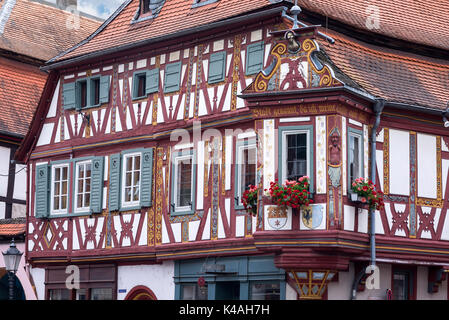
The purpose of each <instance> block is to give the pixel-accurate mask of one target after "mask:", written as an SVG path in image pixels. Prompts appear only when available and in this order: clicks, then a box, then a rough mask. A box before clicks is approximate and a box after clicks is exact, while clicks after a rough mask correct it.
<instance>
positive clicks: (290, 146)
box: [282, 130, 310, 182]
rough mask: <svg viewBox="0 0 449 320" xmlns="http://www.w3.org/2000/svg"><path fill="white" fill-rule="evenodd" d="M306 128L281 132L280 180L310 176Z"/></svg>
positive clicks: (308, 144)
mask: <svg viewBox="0 0 449 320" xmlns="http://www.w3.org/2000/svg"><path fill="white" fill-rule="evenodd" d="M309 134H310V132H309V131H308V130H294V131H283V132H282V151H283V153H282V182H284V181H285V180H298V179H299V178H300V177H303V176H310V165H309V162H310V161H309V157H310V143H309Z"/></svg>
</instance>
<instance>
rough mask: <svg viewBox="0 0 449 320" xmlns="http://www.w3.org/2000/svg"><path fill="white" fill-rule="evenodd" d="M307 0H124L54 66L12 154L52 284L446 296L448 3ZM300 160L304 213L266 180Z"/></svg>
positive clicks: (104, 295) (122, 293) (262, 295)
mask: <svg viewBox="0 0 449 320" xmlns="http://www.w3.org/2000/svg"><path fill="white" fill-rule="evenodd" d="M298 5H299V6H300V7H299V6H297V5H294V4H293V3H292V2H289V1H269V0H254V1H235V0H199V1H198V0H195V1H194V0H189V1H187V0H184V1H177V0H167V1H165V0H149V1H144V0H127V1H125V2H124V3H123V5H122V6H121V7H120V8H119V9H118V10H117V11H116V12H115V13H114V14H113V15H112V16H111V17H110V18H109V19H108V20H107V21H106V22H105V23H104V24H103V25H102V27H100V28H99V29H98V30H97V31H96V32H95V33H94V34H92V35H91V36H89V37H88V38H87V39H85V40H84V41H82V42H81V43H79V44H78V45H77V46H75V47H73V48H72V49H70V50H67V51H65V52H63V53H62V54H60V55H58V56H56V57H54V58H53V59H51V60H50V61H49V62H48V63H47V65H46V67H45V68H44V69H45V70H47V71H49V72H50V75H49V80H48V82H47V85H46V87H45V90H44V93H43V96H42V98H41V100H40V103H39V105H38V108H37V111H36V114H35V117H34V122H33V124H32V126H31V128H30V131H29V132H28V134H27V136H26V139H25V140H24V142H23V144H22V145H21V147H20V149H19V151H18V153H17V157H18V159H20V160H23V161H25V162H26V163H27V172H28V181H27V187H28V190H29V192H28V198H27V200H28V201H27V231H26V232H27V241H26V255H27V261H28V262H29V263H30V264H31V265H32V270H31V273H32V275H33V277H34V279H35V282H36V286H37V287H38V296H39V298H40V299H297V298H300V299H350V298H352V299H367V298H378V299H386V298H388V297H390V296H392V297H394V298H395V299H447V298H448V290H449V288H448V285H447V279H446V277H445V275H446V271H447V269H446V268H447V266H448V265H449V242H448V241H449V217H447V215H446V214H447V203H448V201H447V200H448V192H449V189H448V188H447V186H446V184H447V183H448V179H447V176H448V174H449V171H448V169H449V162H448V160H447V159H449V147H448V146H449V144H448V143H449V140H448V139H449V135H448V134H447V132H448V131H447V126H446V122H444V121H447V119H445V117H444V116H445V115H446V113H447V109H446V108H447V100H449V94H448V77H447V75H448V72H449V62H448V59H447V57H448V51H449V41H448V34H449V32H448V29H447V25H444V24H443V23H441V22H442V21H445V19H444V17H445V14H447V13H448V12H447V8H446V7H445V6H444V5H442V4H441V3H440V2H435V3H432V5H431V6H430V5H429V7H428V8H426V10H427V11H426V13H425V14H424V13H421V11H420V10H419V8H418V6H421V5H422V4H418V3H416V2H410V1H405V0H402V1H396V2H395V3H394V4H393V3H391V2H389V3H386V2H384V1H370V3H369V4H368V3H366V2H365V1H328V0H314V1H309V0H303V1H300V2H299V3H298ZM301 9H302V10H301ZM443 120H444V121H443ZM447 123H448V124H449V122H447ZM304 176H308V177H310V186H309V187H308V191H309V192H310V198H311V199H312V200H313V203H312V204H310V205H309V206H304V207H302V208H301V209H300V210H292V208H290V207H284V206H278V205H276V204H275V203H274V202H273V199H272V198H271V197H270V196H269V195H268V193H267V192H268V191H265V190H268V189H269V188H270V183H271V182H274V181H279V182H280V183H283V182H284V181H285V180H296V179H298V178H301V177H304ZM358 178H366V179H370V180H372V181H373V182H374V183H375V184H377V188H378V189H377V190H378V191H380V190H381V191H382V192H383V193H384V201H385V206H384V208H379V210H374V209H373V208H372V207H368V206H367V205H365V204H364V203H362V202H357V201H353V200H352V199H351V198H350V193H351V188H352V184H353V183H354V181H355V180H356V179H358ZM249 185H255V186H257V187H258V195H257V196H258V201H257V210H256V212H255V215H251V214H248V212H247V211H246V210H245V208H244V205H243V202H242V199H243V194H244V191H245V190H246V189H247V188H248V186H249ZM369 265H371V266H377V270H379V271H378V272H377V271H375V272H374V276H378V277H377V279H378V280H379V286H377V283H376V281H374V287H375V289H372V290H368V289H365V286H364V283H365V282H366V281H368V280H369V281H371V279H372V277H368V278H367V276H369V274H367V273H366V268H367V266H369ZM69 266H70V267H71V268H70V269H67V267H69ZM73 266H75V267H73ZM373 269H374V270H376V268H373ZM67 270H69V273H70V272H72V271H73V270H78V271H79V273H77V272H75V273H74V274H78V275H79V277H78V279H79V280H80V282H79V286H78V287H77V286H76V283H73V285H74V286H72V287H67V285H66V280H67V276H68V274H67V273H66V271H67ZM70 270H72V271H70ZM38 283H39V284H38Z"/></svg>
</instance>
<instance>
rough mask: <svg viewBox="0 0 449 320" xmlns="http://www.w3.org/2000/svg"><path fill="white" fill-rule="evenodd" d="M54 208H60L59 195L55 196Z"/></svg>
mask: <svg viewBox="0 0 449 320" xmlns="http://www.w3.org/2000/svg"><path fill="white" fill-rule="evenodd" d="M53 210H59V197H54V198H53Z"/></svg>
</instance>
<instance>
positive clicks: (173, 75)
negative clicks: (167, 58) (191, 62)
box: [164, 62, 181, 93]
mask: <svg viewBox="0 0 449 320" xmlns="http://www.w3.org/2000/svg"><path fill="white" fill-rule="evenodd" d="M180 81H181V62H175V63H172V64H168V65H167V66H166V67H165V81H164V93H169V92H175V91H178V90H179V82H180Z"/></svg>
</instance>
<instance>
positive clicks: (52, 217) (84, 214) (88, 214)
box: [38, 212, 101, 219]
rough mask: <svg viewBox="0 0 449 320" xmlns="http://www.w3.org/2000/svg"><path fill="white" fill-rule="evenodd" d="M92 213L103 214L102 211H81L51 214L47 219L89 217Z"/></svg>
mask: <svg viewBox="0 0 449 320" xmlns="http://www.w3.org/2000/svg"><path fill="white" fill-rule="evenodd" d="M91 215H101V213H91V212H79V213H64V214H50V215H49V216H48V217H46V218H47V219H61V218H73V217H89V216H91ZM38 219H39V218H38Z"/></svg>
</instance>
